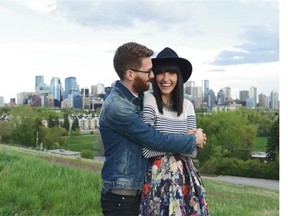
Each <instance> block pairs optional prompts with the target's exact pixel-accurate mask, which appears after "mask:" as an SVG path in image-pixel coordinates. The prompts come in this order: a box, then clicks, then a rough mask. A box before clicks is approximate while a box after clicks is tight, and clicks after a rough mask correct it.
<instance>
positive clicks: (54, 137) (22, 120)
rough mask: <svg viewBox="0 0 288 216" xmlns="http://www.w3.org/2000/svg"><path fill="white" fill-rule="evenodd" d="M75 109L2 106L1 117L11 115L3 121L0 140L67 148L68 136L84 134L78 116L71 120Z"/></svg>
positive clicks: (37, 146) (0, 123) (8, 142)
mask: <svg viewBox="0 0 288 216" xmlns="http://www.w3.org/2000/svg"><path fill="white" fill-rule="evenodd" d="M72 112H73V111H71V110H69V109H63V110H57V111H55V110H52V109H49V108H39V107H37V108H35V107H30V106H20V107H15V108H10V109H7V108H5V109H2V110H0V116H8V118H6V120H5V121H0V142H1V143H7V144H15V145H21V146H26V147H32V148H39V147H40V145H44V147H45V149H55V148H66V146H67V143H66V139H64V136H67V135H80V132H79V122H78V119H77V118H73V120H72V122H70V121H69V119H68V115H70V114H73V113H72ZM7 119H8V120H7Z"/></svg>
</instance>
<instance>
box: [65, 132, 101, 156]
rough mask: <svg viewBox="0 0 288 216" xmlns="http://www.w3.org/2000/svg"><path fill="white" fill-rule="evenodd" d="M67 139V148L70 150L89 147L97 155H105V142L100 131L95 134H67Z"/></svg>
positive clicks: (78, 150) (80, 149) (77, 150)
mask: <svg viewBox="0 0 288 216" xmlns="http://www.w3.org/2000/svg"><path fill="white" fill-rule="evenodd" d="M65 139H66V143H67V149H69V150H70V151H76V152H81V151H82V150H86V149H88V150H92V151H94V152H95V154H96V155H103V144H102V139H101V135H100V133H99V131H98V132H96V133H95V134H85V135H80V136H67V137H65Z"/></svg>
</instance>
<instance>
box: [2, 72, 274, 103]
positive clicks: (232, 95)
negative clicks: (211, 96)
mask: <svg viewBox="0 0 288 216" xmlns="http://www.w3.org/2000/svg"><path fill="white" fill-rule="evenodd" d="M37 76H43V78H44V84H46V85H47V86H49V85H50V81H48V82H47V80H46V79H45V76H44V75H41V74H39V75H36V76H35V77H34V86H33V88H34V89H33V90H32V91H25V90H24V91H22V92H17V93H23V92H35V93H36V91H35V83H36V77H37ZM70 77H73V76H68V77H65V78H64V79H63V80H62V79H60V82H61V86H62V88H63V92H62V93H63V95H64V92H65V79H66V78H70ZM53 78H57V77H55V76H53V77H52V78H51V79H53ZM75 79H76V82H77V85H78V87H79V90H81V89H82V88H88V89H89V92H90V93H91V87H92V86H93V85H94V86H95V85H97V84H103V85H104V86H105V87H111V84H112V83H113V81H111V83H110V85H107V86H106V85H105V84H104V83H101V82H97V83H94V84H92V85H91V86H82V85H81V84H80V83H79V82H78V80H77V77H75ZM205 80H208V79H205ZM114 81H115V80H114ZM189 81H192V82H194V83H195V87H202V81H204V80H201V81H200V82H199V83H197V82H195V81H194V80H189ZM208 83H209V90H213V91H214V93H215V94H217V93H218V92H219V91H220V90H223V89H224V88H225V87H229V88H230V89H231V97H232V99H233V100H236V99H239V94H240V91H248V92H249V91H250V88H251V87H255V88H256V91H257V100H258V96H259V95H260V94H264V95H266V96H268V97H270V94H271V92H272V91H274V90H275V89H271V90H270V92H269V94H265V93H263V92H258V88H257V86H250V87H248V88H247V89H241V90H240V91H239V92H235V91H234V92H233V87H231V86H223V87H222V88H220V89H213V88H212V87H211V85H210V83H211V82H210V80H208ZM276 92H277V93H278V94H279V92H278V91H277V90H276ZM63 95H62V96H63ZM1 96H3V95H0V97H1ZM3 97H4V96H3ZM13 98H15V99H16V102H17V95H16V96H15V97H13ZM10 99H11V98H9V99H6V98H5V97H4V101H5V103H9V101H10ZM6 101H8V102H6Z"/></svg>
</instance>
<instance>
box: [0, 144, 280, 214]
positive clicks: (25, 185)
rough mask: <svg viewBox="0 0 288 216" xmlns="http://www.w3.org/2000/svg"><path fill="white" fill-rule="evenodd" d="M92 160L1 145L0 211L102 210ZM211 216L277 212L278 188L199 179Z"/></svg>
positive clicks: (95, 164)
mask: <svg viewBox="0 0 288 216" xmlns="http://www.w3.org/2000/svg"><path fill="white" fill-rule="evenodd" d="M101 167H102V164H101V163H98V162H97V161H94V160H85V159H79V158H74V157H65V156H58V155H52V154H47V153H43V152H38V151H34V150H28V149H21V148H17V147H11V146H5V145H0V215H14V216H15V215H37V216H38V215H39V216H46V215H47V216H48V215H83V216H84V215H85V216H86V215H96V216H98V215H99V216H100V215H102V214H101V205H100V189H101V178H100V174H99V171H100V170H101ZM204 184H205V188H206V190H207V196H208V202H209V208H210V212H211V216H226V215H227V216H228V215H229V216H257V215H259V216H260V215H261V216H274V215H279V191H274V190H268V189H265V188H264V189H263V188H257V187H252V186H244V185H234V184H230V183H224V182H220V181H217V180H213V179H204Z"/></svg>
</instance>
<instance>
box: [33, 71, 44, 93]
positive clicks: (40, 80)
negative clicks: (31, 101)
mask: <svg viewBox="0 0 288 216" xmlns="http://www.w3.org/2000/svg"><path fill="white" fill-rule="evenodd" d="M43 85H44V76H42V75H39V76H35V92H39V91H40V89H41V87H42V86H43Z"/></svg>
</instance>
